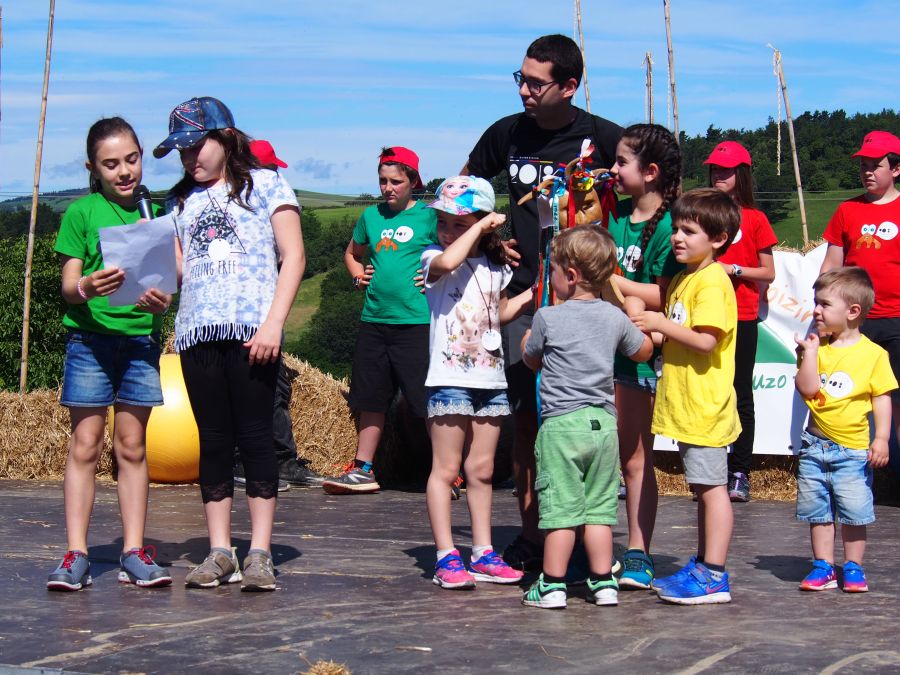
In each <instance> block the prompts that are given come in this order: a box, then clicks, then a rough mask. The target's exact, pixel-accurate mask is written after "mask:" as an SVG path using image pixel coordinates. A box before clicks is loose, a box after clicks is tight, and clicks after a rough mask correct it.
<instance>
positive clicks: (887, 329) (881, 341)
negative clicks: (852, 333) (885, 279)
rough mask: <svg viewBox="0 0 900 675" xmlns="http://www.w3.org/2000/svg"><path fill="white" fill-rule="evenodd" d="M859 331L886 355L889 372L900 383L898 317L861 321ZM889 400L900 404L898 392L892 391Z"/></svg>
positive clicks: (899, 328)
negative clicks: (890, 371) (892, 372)
mask: <svg viewBox="0 0 900 675" xmlns="http://www.w3.org/2000/svg"><path fill="white" fill-rule="evenodd" d="M859 330H860V332H861V333H862V334H863V335H865V336H866V337H867V338H869V339H870V340H871V341H872V342H874V343H875V344H876V345H878V346H879V347H881V348H882V349H884V351H886V352H887V353H888V358H889V359H890V361H891V370H893V371H894V377H896V378H897V380H898V381H900V317H893V316H889V317H885V318H883V319H866V320H865V321H863V323H862V326H860V327H859ZM891 399H892V400H893V401H894V403H898V404H900V390H897V389H894V391H892V392H891ZM894 423H896V420H894Z"/></svg>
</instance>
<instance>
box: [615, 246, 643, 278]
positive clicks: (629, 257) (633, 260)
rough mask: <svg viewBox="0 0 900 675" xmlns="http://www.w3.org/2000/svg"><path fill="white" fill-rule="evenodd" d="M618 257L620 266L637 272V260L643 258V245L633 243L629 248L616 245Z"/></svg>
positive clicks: (628, 270)
mask: <svg viewBox="0 0 900 675" xmlns="http://www.w3.org/2000/svg"><path fill="white" fill-rule="evenodd" d="M616 257H617V258H618V260H619V266H620V267H621V268H622V269H623V270H625V271H626V272H637V262H638V260H640V259H641V247H640V246H638V245H637V244H632V245H631V246H629V247H628V248H627V249H625V248H623V247H621V246H618V247H616Z"/></svg>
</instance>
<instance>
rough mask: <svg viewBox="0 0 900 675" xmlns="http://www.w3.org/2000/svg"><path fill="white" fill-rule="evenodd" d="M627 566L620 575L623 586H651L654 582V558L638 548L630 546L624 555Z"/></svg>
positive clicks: (646, 587)
mask: <svg viewBox="0 0 900 675" xmlns="http://www.w3.org/2000/svg"><path fill="white" fill-rule="evenodd" d="M622 566H623V567H624V568H625V569H624V571H623V572H622V576H620V577H619V586H620V587H621V588H642V589H648V588H650V584H651V583H652V582H653V558H651V557H650V556H649V555H647V554H646V553H644V552H643V551H641V550H640V549H637V548H630V549H628V550H627V551H625V555H623V556H622Z"/></svg>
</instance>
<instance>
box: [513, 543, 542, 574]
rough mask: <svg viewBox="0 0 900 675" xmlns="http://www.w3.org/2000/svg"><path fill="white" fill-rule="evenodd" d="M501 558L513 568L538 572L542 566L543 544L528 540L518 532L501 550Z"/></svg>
mask: <svg viewBox="0 0 900 675" xmlns="http://www.w3.org/2000/svg"><path fill="white" fill-rule="evenodd" d="M503 559H504V560H505V561H506V564H507V565H509V566H510V567H512V568H513V569H517V570H522V571H523V572H540V571H541V570H542V569H543V567H544V546H543V544H535V543H534V542H531V541H528V540H527V539H525V537H523V536H522V535H521V534H520V535H518V536H517V537H516V538H515V539H513V542H512V543H511V544H510V545H509V546H507V547H506V550H505V551H503Z"/></svg>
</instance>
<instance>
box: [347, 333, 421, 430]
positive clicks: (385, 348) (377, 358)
mask: <svg viewBox="0 0 900 675" xmlns="http://www.w3.org/2000/svg"><path fill="white" fill-rule="evenodd" d="M428 342H429V326H428V324H391V323H370V322H368V321H362V322H360V324H359V334H358V335H357V337H356V349H355V350H354V352H353V372H352V374H351V375H350V407H351V408H353V409H354V410H359V411H363V412H374V413H386V412H387V411H388V408H389V407H390V405H391V401H393V400H394V396H395V395H396V393H397V388H398V387H399V388H400V390H401V391H402V392H403V395H404V396H405V397H406V401H407V403H408V404H409V408H410V410H411V411H412V413H413V414H414V415H416V416H417V417H425V403H426V401H427V396H426V395H425V376H426V375H427V373H428Z"/></svg>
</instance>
